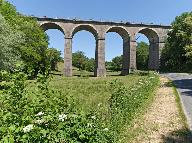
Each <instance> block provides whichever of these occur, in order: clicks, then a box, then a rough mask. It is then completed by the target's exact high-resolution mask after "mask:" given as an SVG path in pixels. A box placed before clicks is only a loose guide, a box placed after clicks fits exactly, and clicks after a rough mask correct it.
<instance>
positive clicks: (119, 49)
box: [105, 27, 130, 75]
mask: <svg viewBox="0 0 192 143" xmlns="http://www.w3.org/2000/svg"><path fill="white" fill-rule="evenodd" d="M105 40H106V48H105V51H106V52H105V53H106V54H105V55H106V69H107V75H120V74H122V75H126V74H128V71H129V52H128V51H129V49H130V43H129V34H128V32H127V31H126V30H125V29H124V28H121V27H112V28H110V29H109V30H108V31H107V33H106V38H105Z"/></svg>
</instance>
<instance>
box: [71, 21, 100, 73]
mask: <svg viewBox="0 0 192 143" xmlns="http://www.w3.org/2000/svg"><path fill="white" fill-rule="evenodd" d="M72 38H73V39H72V53H73V54H72V65H73V75H74V76H94V71H95V68H96V67H95V50H96V49H95V48H96V39H97V32H96V30H95V29H94V28H93V27H91V26H89V25H80V26H78V27H76V28H75V29H74V31H73V33H72Z"/></svg>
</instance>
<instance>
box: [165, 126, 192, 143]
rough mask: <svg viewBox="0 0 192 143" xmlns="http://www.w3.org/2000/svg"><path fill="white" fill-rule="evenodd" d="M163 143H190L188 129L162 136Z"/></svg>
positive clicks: (190, 136) (191, 139) (190, 138)
mask: <svg viewBox="0 0 192 143" xmlns="http://www.w3.org/2000/svg"><path fill="white" fill-rule="evenodd" d="M162 138H163V143H192V132H191V131H190V130H189V129H181V130H177V131H173V132H171V133H169V134H168V135H166V136H162Z"/></svg>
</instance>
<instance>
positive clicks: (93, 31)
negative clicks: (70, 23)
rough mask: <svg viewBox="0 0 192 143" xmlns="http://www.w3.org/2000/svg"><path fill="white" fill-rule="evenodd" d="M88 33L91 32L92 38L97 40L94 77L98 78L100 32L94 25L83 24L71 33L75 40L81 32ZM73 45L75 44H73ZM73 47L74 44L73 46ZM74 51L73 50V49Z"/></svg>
mask: <svg viewBox="0 0 192 143" xmlns="http://www.w3.org/2000/svg"><path fill="white" fill-rule="evenodd" d="M83 30H84V31H86V32H89V33H91V34H92V36H94V38H95V50H94V51H95V70H94V75H95V76H97V74H96V70H97V47H98V46H97V43H98V39H99V38H98V35H99V34H98V31H97V29H96V28H95V27H94V26H92V25H89V24H81V25H77V26H75V27H74V28H73V29H72V32H71V38H72V39H73V38H74V36H75V34H76V33H78V32H80V31H83ZM72 43H73V42H72ZM72 45H73V44H72ZM72 47H73V46H72ZM72 49H73V48H72Z"/></svg>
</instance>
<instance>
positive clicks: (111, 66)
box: [106, 56, 123, 71]
mask: <svg viewBox="0 0 192 143" xmlns="http://www.w3.org/2000/svg"><path fill="white" fill-rule="evenodd" d="M122 58H123V57H122V56H117V57H115V58H113V59H112V61H111V62H106V67H107V70H111V71H121V70H122Z"/></svg>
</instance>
